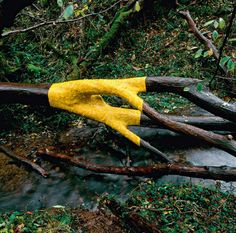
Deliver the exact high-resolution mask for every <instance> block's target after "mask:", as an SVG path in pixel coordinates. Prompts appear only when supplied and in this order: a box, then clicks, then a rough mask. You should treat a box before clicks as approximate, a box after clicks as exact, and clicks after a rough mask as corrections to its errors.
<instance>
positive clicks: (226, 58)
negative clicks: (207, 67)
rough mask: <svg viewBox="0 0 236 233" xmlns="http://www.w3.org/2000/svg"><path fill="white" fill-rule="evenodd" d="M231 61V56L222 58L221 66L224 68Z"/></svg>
mask: <svg viewBox="0 0 236 233" xmlns="http://www.w3.org/2000/svg"><path fill="white" fill-rule="evenodd" d="M229 59H230V57H229V56H226V57H222V58H221V59H220V64H221V65H222V66H224V65H225V64H226V63H227V62H228V60H229Z"/></svg>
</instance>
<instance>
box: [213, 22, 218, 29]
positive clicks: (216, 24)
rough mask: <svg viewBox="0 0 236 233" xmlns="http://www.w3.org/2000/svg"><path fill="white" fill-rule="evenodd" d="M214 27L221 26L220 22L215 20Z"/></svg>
mask: <svg viewBox="0 0 236 233" xmlns="http://www.w3.org/2000/svg"><path fill="white" fill-rule="evenodd" d="M213 25H214V28H218V26H219V23H218V22H217V21H216V20H215V22H214V24H213Z"/></svg>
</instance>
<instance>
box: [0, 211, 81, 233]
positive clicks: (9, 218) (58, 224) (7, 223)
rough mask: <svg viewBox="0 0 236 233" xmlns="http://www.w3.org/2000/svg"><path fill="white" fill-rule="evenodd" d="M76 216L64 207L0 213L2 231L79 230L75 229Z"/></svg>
mask: <svg viewBox="0 0 236 233" xmlns="http://www.w3.org/2000/svg"><path fill="white" fill-rule="evenodd" d="M74 221H75V216H74V215H73V213H72V211H71V210H69V209H64V208H58V209H56V208H52V209H48V210H36V211H34V212H30V211H28V212H26V213H21V212H17V211H16V212H12V213H4V214H1V215H0V232H1V233H11V232H21V233H23V232H24V233H27V232H38V233H39V232H63V233H66V232H68V233H69V232H70V233H72V232H77V231H74V230H73V222H74Z"/></svg>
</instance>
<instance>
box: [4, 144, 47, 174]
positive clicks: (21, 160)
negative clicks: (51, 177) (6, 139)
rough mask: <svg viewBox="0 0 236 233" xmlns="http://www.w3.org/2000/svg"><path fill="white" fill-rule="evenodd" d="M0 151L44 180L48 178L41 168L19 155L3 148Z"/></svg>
mask: <svg viewBox="0 0 236 233" xmlns="http://www.w3.org/2000/svg"><path fill="white" fill-rule="evenodd" d="M0 151H1V152H3V153H4V154H6V155H7V156H9V157H10V158H12V159H15V160H17V161H18V162H20V163H21V164H23V165H24V166H27V167H30V168H31V169H32V170H35V171H37V172H38V173H39V174H40V175H41V176H43V177H45V178H46V177H48V173H47V172H46V171H45V170H44V169H43V168H42V167H40V166H39V165H38V164H36V163H34V162H32V161H30V160H29V159H28V158H26V157H22V156H20V155H17V154H15V153H13V152H12V151H11V150H9V149H7V148H6V147H5V146H0Z"/></svg>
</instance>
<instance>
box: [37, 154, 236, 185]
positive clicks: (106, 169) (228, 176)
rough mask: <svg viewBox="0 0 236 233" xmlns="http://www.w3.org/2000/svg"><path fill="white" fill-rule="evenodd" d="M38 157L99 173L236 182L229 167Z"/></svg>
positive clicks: (235, 172) (53, 156)
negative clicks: (119, 164) (117, 163)
mask: <svg viewBox="0 0 236 233" xmlns="http://www.w3.org/2000/svg"><path fill="white" fill-rule="evenodd" d="M38 155H39V156H42V157H44V158H45V159H50V158H51V159H55V160H57V161H62V162H65V163H67V164H70V165H72V166H76V167H79V168H82V169H85V170H89V171H92V172H97V173H109V174H116V175H128V176H149V177H159V176H162V175H180V176H190V177H197V178H205V179H213V180H224V181H236V168H231V167H228V166H221V167H215V166H189V165H183V164H154V165H149V166H137V167H116V166H108V165H103V164H95V163H91V162H87V161H86V160H84V159H81V158H79V159H78V158H74V157H70V156H67V155H64V154H57V153H54V152H52V151H49V150H40V151H38Z"/></svg>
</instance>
